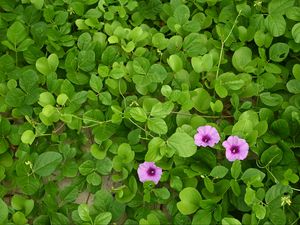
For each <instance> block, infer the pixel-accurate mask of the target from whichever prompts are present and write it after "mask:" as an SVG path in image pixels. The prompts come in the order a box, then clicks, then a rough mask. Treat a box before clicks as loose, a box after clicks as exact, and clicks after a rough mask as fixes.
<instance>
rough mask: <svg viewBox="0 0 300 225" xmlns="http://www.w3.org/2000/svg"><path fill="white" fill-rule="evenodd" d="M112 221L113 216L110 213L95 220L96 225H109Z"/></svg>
mask: <svg viewBox="0 0 300 225" xmlns="http://www.w3.org/2000/svg"><path fill="white" fill-rule="evenodd" d="M111 219H112V214H111V213H110V212H103V213H99V214H98V215H97V216H96V218H95V220H94V225H107V224H109V222H110V221H111Z"/></svg>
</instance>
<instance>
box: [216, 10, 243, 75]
mask: <svg viewBox="0 0 300 225" xmlns="http://www.w3.org/2000/svg"><path fill="white" fill-rule="evenodd" d="M241 12H242V10H240V11H239V13H238V15H237V16H236V18H235V20H234V23H233V25H232V27H231V29H230V31H229V33H228V35H227V37H226V38H225V39H224V41H222V40H221V51H220V56H219V62H218V68H217V73H216V79H217V78H218V76H219V72H220V66H221V61H222V56H223V52H224V46H225V43H226V41H227V40H228V38H229V37H230V35H231V34H232V31H233V29H234V27H235V25H236V24H237V20H238V18H239V16H240V15H241Z"/></svg>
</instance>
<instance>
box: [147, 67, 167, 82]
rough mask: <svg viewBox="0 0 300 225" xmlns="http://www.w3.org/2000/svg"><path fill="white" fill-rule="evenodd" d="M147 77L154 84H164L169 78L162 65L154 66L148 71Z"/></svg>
mask: <svg viewBox="0 0 300 225" xmlns="http://www.w3.org/2000/svg"><path fill="white" fill-rule="evenodd" d="M147 76H148V77H149V78H150V80H151V81H152V82H154V83H162V82H163V81H164V80H165V79H166V78H167V76H168V73H167V71H166V69H165V68H164V67H163V66H162V65H160V64H153V65H152V66H151V67H150V69H149V70H148V73H147Z"/></svg>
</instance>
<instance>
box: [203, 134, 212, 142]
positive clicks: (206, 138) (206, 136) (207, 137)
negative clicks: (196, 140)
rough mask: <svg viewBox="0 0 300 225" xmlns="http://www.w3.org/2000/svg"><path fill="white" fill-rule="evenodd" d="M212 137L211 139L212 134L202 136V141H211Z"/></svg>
mask: <svg viewBox="0 0 300 225" xmlns="http://www.w3.org/2000/svg"><path fill="white" fill-rule="evenodd" d="M210 139H211V138H210V136H208V135H204V136H203V137H202V141H203V142H205V143H207V142H209V141H210Z"/></svg>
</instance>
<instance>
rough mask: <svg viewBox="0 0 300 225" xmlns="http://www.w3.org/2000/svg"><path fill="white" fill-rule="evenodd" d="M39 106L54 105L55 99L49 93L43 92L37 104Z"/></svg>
mask: <svg viewBox="0 0 300 225" xmlns="http://www.w3.org/2000/svg"><path fill="white" fill-rule="evenodd" d="M38 103H39V104H40V105H41V106H43V107H45V106H47V105H55V98H54V96H53V95H52V94H51V93H50V92H43V93H41V94H40V97H39V102H38Z"/></svg>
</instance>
